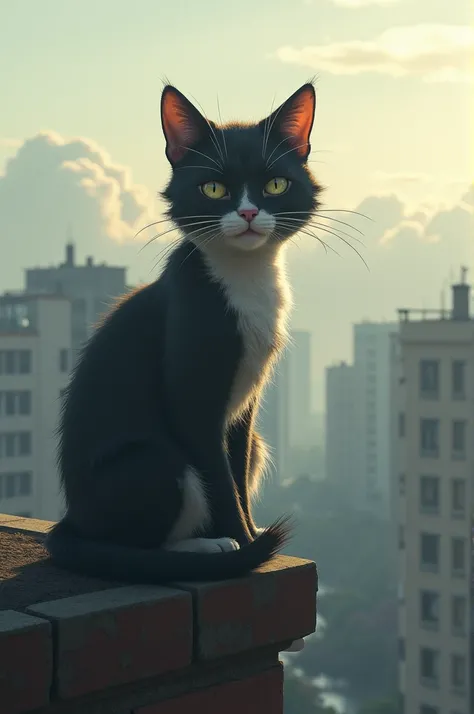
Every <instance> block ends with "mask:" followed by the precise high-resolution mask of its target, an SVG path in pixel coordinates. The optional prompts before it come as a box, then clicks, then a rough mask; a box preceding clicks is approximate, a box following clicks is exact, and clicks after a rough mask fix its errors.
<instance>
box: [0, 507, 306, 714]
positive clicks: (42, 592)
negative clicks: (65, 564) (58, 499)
mask: <svg viewBox="0 0 474 714" xmlns="http://www.w3.org/2000/svg"><path fill="white" fill-rule="evenodd" d="M50 525H51V524H50V523H46V522H44V521H36V520H29V519H20V518H14V517H12V516H1V515H0V712H1V714H20V713H21V712H34V714H188V713H190V712H196V713H197V712H203V713H204V712H205V714H218V713H219V714H223V713H224V714H241V713H243V712H244V711H245V712H246V714H282V713H283V693H282V687H283V669H282V665H281V664H280V662H279V658H278V653H279V652H280V651H282V650H283V649H285V648H286V647H287V646H288V645H289V643H290V642H291V641H292V640H294V639H297V638H299V637H303V636H305V635H308V634H310V633H311V632H313V631H314V628H315V625H316V590H317V574H316V568H315V565H314V563H311V562H309V561H305V560H300V559H297V558H289V557H285V556H280V557H279V558H277V559H276V560H275V561H274V562H273V563H271V564H269V565H266V566H264V567H262V568H260V569H259V570H258V571H256V572H254V573H252V575H250V576H249V577H247V578H242V579H239V580H233V581H227V582H219V583H204V584H186V583H178V584H176V585H174V586H173V587H156V586H128V585H126V586H124V585H121V584H120V583H112V582H107V581H102V580H97V579H91V578H85V577H81V576H78V575H72V574H70V573H66V572H65V571H60V570H58V569H56V568H54V567H53V566H52V565H50V563H49V561H48V559H47V557H46V553H45V551H44V549H43V546H42V540H43V537H44V533H45V531H46V530H47V529H48V527H49V526H50Z"/></svg>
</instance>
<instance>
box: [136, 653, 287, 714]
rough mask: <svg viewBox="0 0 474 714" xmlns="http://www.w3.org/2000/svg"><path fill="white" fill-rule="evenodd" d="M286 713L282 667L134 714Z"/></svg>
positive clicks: (156, 705)
mask: <svg viewBox="0 0 474 714" xmlns="http://www.w3.org/2000/svg"><path fill="white" fill-rule="evenodd" d="M191 712H196V714H198V713H199V714H201V712H202V714H224V712H225V714H244V712H245V714H283V668H282V666H281V665H278V666H276V667H272V668H271V669H268V670H266V671H265V672H262V673H261V674H258V675H255V676H253V677H248V678H246V679H242V680H237V681H233V682H224V683H222V684H218V685H217V686H214V687H208V688H207V689H201V690H200V691H197V692H192V693H191V694H186V695H185V696H184V697H177V698H176V699H169V700H167V701H164V702H158V703H156V704H151V705H149V706H146V707H141V708H139V709H136V710H135V712H134V714H191Z"/></svg>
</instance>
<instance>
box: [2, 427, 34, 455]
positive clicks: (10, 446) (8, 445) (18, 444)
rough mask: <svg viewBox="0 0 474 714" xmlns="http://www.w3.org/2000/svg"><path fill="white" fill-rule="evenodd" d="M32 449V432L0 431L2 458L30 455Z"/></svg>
mask: <svg viewBox="0 0 474 714" xmlns="http://www.w3.org/2000/svg"><path fill="white" fill-rule="evenodd" d="M31 451H32V448H31V432H29V431H7V432H3V433H1V432H0V458H2V457H3V458H8V459H10V458H13V457H15V456H29V455H30V454H31Z"/></svg>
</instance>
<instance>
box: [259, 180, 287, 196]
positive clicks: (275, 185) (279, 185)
mask: <svg viewBox="0 0 474 714" xmlns="http://www.w3.org/2000/svg"><path fill="white" fill-rule="evenodd" d="M289 187H290V182H289V181H288V179H286V178H283V176H275V178H272V179H270V181H269V182H268V183H266V184H265V188H264V189H263V190H264V193H266V194H267V195H268V196H281V194H282V193H285V191H287V190H288V189H289Z"/></svg>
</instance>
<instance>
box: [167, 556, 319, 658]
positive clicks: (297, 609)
mask: <svg viewBox="0 0 474 714" xmlns="http://www.w3.org/2000/svg"><path fill="white" fill-rule="evenodd" d="M179 587H186V588H187V589H189V590H190V592H191V593H192V595H193V598H194V599H195V613H196V615H195V616H196V618H197V619H196V623H195V626H196V635H195V646H196V647H197V649H196V651H197V656H198V659H214V658H216V657H224V656H226V655H230V654H234V653H237V652H242V651H246V650H250V649H254V648H256V647H262V646H264V645H270V644H277V643H280V644H283V643H288V641H291V640H295V639H297V638H299V637H304V636H305V635H309V634H310V633H311V632H314V630H315V627H316V592H317V572H316V566H315V564H314V563H312V562H311V561H309V560H301V559H299V558H290V557H287V556H279V557H278V558H276V559H275V560H274V561H273V562H271V563H268V564H267V565H265V566H262V567H261V568H259V569H258V570H257V571H255V572H254V573H252V574H251V575H250V576H249V577H247V578H242V579H238V580H231V581H225V582H218V583H200V584H198V585H194V584H192V583H191V584H190V583H186V584H184V585H182V586H181V585H180V586H179Z"/></svg>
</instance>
